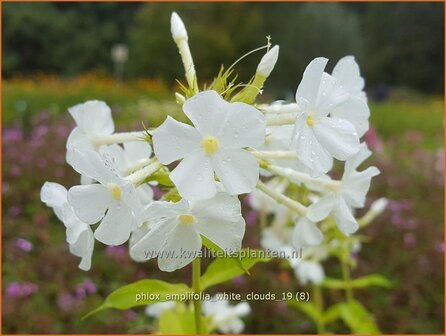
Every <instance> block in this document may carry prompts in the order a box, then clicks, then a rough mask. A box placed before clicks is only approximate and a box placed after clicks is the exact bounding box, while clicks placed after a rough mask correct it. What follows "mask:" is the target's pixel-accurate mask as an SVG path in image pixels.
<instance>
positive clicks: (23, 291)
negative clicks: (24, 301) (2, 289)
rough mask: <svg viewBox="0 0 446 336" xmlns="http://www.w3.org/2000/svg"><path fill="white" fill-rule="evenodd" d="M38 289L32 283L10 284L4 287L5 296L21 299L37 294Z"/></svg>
mask: <svg viewBox="0 0 446 336" xmlns="http://www.w3.org/2000/svg"><path fill="white" fill-rule="evenodd" d="M38 290H39V287H38V286H37V285H36V284H35V283H32V282H24V283H19V282H11V283H10V284H8V286H7V287H6V295H7V296H9V297H12V298H23V297H27V296H30V295H32V294H34V293H35V292H37V291H38Z"/></svg>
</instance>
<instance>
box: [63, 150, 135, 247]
mask: <svg viewBox="0 0 446 336" xmlns="http://www.w3.org/2000/svg"><path fill="white" fill-rule="evenodd" d="M67 158H68V163H69V164H70V165H71V166H72V167H73V168H74V169H75V170H76V171H77V172H78V173H80V174H83V175H86V176H88V177H90V178H92V179H93V180H95V181H97V182H99V183H95V184H89V185H80V186H74V187H72V188H70V190H69V191H68V202H69V203H70V205H71V206H72V207H73V210H74V212H75V213H76V215H77V216H78V217H79V218H80V219H81V220H82V221H84V222H86V223H88V224H95V223H97V222H99V221H101V224H100V225H99V226H98V228H97V229H96V231H95V233H94V235H95V237H96V239H97V240H99V241H100V242H102V243H104V244H107V245H120V244H122V243H124V242H125V241H126V240H127V239H128V238H129V236H130V232H131V230H132V229H133V228H134V227H135V226H136V224H137V223H136V219H135V213H134V212H136V211H137V210H138V209H139V207H140V203H139V202H138V199H137V198H136V195H135V188H134V187H133V184H132V183H131V182H130V181H128V180H125V179H123V178H121V177H119V175H118V172H117V171H116V169H115V168H114V167H113V164H112V162H111V160H110V158H107V157H103V156H101V155H100V154H99V153H97V152H94V151H91V150H85V151H82V152H81V151H78V150H76V149H73V150H70V151H69V152H68V154H67Z"/></svg>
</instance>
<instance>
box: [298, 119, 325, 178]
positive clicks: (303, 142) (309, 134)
mask: <svg viewBox="0 0 446 336" xmlns="http://www.w3.org/2000/svg"><path fill="white" fill-rule="evenodd" d="M293 145H294V148H295V149H296V152H297V157H298V158H299V160H300V161H301V162H302V163H303V164H304V165H306V166H308V167H309V168H310V169H312V170H313V171H314V175H320V174H321V173H326V172H328V171H329V170H330V169H331V168H332V166H333V158H332V157H331V155H330V154H329V153H328V152H327V151H326V150H325V149H324V148H323V147H322V146H321V144H320V143H319V141H318V140H317V139H316V137H315V135H314V133H313V130H312V128H310V127H308V126H307V125H305V126H303V127H302V128H301V131H300V132H298V133H296V134H295V136H294V139H293Z"/></svg>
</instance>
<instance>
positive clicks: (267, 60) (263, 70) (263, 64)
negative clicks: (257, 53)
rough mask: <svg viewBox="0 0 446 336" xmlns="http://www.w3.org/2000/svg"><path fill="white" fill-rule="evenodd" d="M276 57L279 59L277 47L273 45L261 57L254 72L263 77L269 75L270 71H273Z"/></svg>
mask: <svg viewBox="0 0 446 336" xmlns="http://www.w3.org/2000/svg"><path fill="white" fill-rule="evenodd" d="M278 57H279V46H278V45H275V46H274V47H272V48H271V50H269V51H268V52H267V53H266V54H265V55H264V56H263V57H262V59H261V60H260V63H259V65H258V66H257V71H256V72H257V73H259V74H261V75H262V76H264V77H268V76H269V75H270V74H271V71H273V69H274V66H275V65H276V62H277V58H278Z"/></svg>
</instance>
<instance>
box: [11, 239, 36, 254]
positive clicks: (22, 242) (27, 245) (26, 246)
mask: <svg viewBox="0 0 446 336" xmlns="http://www.w3.org/2000/svg"><path fill="white" fill-rule="evenodd" d="M15 246H16V247H17V248H18V249H20V250H22V251H25V252H30V251H31V250H32V249H33V244H32V243H31V242H30V241H29V240H26V239H24V238H17V239H16V241H15Z"/></svg>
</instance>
